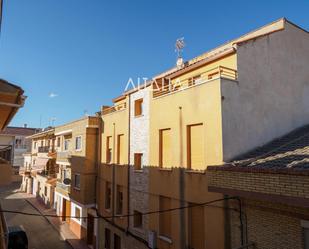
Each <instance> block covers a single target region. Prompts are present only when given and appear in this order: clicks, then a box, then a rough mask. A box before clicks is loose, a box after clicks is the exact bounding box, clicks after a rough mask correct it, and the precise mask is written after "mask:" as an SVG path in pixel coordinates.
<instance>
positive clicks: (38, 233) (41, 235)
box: [0, 185, 72, 249]
mask: <svg viewBox="0 0 309 249" xmlns="http://www.w3.org/2000/svg"><path fill="white" fill-rule="evenodd" d="M17 188H18V186H17V185H11V186H9V187H2V188H0V202H1V206H2V209H8V210H17V211H21V212H28V213H38V211H37V210H36V209H34V208H33V207H32V206H31V205H30V204H29V203H28V202H27V201H26V200H25V197H26V196H25V195H24V194H23V193H18V192H16V190H17ZM5 218H6V221H7V223H8V226H14V225H22V226H23V227H24V229H25V230H26V233H27V235H28V239H29V249H58V248H59V249H72V247H71V246H70V245H69V244H68V243H67V242H65V241H63V239H62V238H61V236H60V235H59V233H58V231H56V230H55V229H54V228H53V227H52V225H51V224H49V223H48V222H47V220H46V219H45V218H44V217H39V216H25V215H21V214H5Z"/></svg>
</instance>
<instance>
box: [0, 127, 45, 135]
mask: <svg viewBox="0 0 309 249" xmlns="http://www.w3.org/2000/svg"><path fill="white" fill-rule="evenodd" d="M39 131H40V129H37V128H26V127H12V126H11V127H7V128H5V129H4V130H2V131H0V135H11V136H30V135H33V134H35V133H37V132H39Z"/></svg>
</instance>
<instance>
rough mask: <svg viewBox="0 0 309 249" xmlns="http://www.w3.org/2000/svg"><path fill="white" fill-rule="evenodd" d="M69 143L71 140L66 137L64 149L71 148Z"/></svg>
mask: <svg viewBox="0 0 309 249" xmlns="http://www.w3.org/2000/svg"><path fill="white" fill-rule="evenodd" d="M69 144H70V140H69V139H65V140H64V150H65V151H67V150H69Z"/></svg>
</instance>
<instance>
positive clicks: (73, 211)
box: [71, 202, 83, 225]
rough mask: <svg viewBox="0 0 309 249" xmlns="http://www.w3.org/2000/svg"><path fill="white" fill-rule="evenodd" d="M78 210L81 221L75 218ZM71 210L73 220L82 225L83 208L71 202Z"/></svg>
mask: <svg viewBox="0 0 309 249" xmlns="http://www.w3.org/2000/svg"><path fill="white" fill-rule="evenodd" d="M76 208H77V209H79V214H80V217H81V218H79V219H77V218H75V217H74V216H76V213H75V211H76ZM71 209H72V216H73V217H72V220H74V221H75V222H76V223H78V224H79V225H82V219H83V218H82V217H83V212H82V211H83V209H82V207H80V206H78V205H76V204H75V203H73V202H71Z"/></svg>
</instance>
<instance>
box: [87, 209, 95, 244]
mask: <svg viewBox="0 0 309 249" xmlns="http://www.w3.org/2000/svg"><path fill="white" fill-rule="evenodd" d="M93 231H94V218H93V216H92V215H90V214H88V219H87V244H88V245H93V239H94V233H93Z"/></svg>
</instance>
